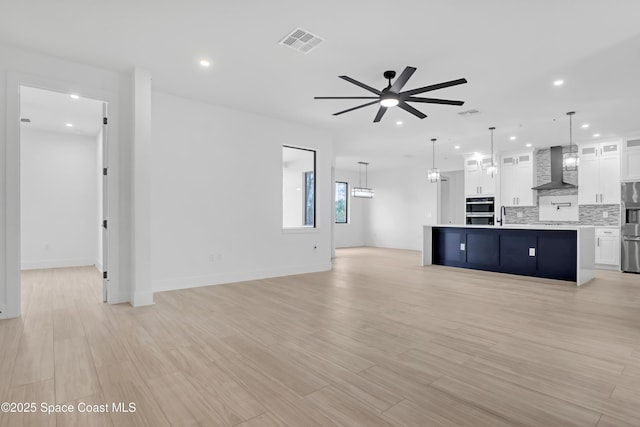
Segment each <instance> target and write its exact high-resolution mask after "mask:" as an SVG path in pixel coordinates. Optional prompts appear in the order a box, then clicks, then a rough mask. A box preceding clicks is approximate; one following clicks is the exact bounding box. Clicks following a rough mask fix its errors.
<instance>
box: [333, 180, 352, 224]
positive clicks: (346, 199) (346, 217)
mask: <svg viewBox="0 0 640 427" xmlns="http://www.w3.org/2000/svg"><path fill="white" fill-rule="evenodd" d="M338 184H344V186H345V193H344V221H338V216H337V215H335V218H334V221H335V223H336V224H348V223H349V183H348V182H346V181H336V182H335V187H334V192H335V193H337V189H338ZM335 193H334V194H335ZM337 201H338V200H337V199H336V200H334V203H336V202H337ZM333 208H334V210H336V213H337V207H336V206H334V207H333Z"/></svg>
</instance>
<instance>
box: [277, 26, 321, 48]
mask: <svg viewBox="0 0 640 427" xmlns="http://www.w3.org/2000/svg"><path fill="white" fill-rule="evenodd" d="M323 41H324V40H323V39H321V38H320V37H318V36H316V35H313V34H311V33H310V32H308V31H307V30H303V29H301V28H297V29H295V30H293V31H292V32H291V33H290V34H288V35H287V36H286V37H285V38H283V39H282V40H280V43H278V44H281V45H282V46H288V47H290V48H291V49H294V50H297V51H298V52H302V53H304V54H307V53H309V52H311V51H312V50H313V49H315V48H316V46H318V45H319V44H320V43H322V42H323Z"/></svg>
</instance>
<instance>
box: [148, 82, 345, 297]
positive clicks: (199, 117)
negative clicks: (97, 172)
mask: <svg viewBox="0 0 640 427" xmlns="http://www.w3.org/2000/svg"><path fill="white" fill-rule="evenodd" d="M151 108H152V111H153V116H152V140H153V146H154V150H153V154H152V163H151V165H152V168H151V177H152V180H151V212H152V217H151V236H152V237H151V247H152V253H151V255H152V256H151V266H152V268H151V272H152V273H151V274H152V285H153V288H154V290H164V289H177V288H186V287H193V286H201V285H209V284H217V283H225V282H233V281H240V280H249V279H254V278H260V277H270V276H279V275H286V274H294V273H302V272H311V271H320V270H327V269H330V268H331V227H332V223H331V221H332V219H331V218H332V210H331V208H332V203H331V201H332V199H333V197H332V193H331V192H332V191H333V185H332V182H331V163H332V158H333V143H332V141H331V138H330V137H329V135H328V134H327V133H325V132H322V131H318V130H316V129H313V128H309V127H305V126H301V125H295V124H291V123H287V122H283V121H279V120H275V119H270V118H266V117H262V116H258V115H254V114H249V113H244V112H239V111H236V110H231V109H228V108H223V107H219V106H213V105H209V104H205V103H201V102H196V101H191V100H187V99H184V98H179V97H176V96H172V95H167V94H164V93H158V92H153V94H152V102H151ZM283 145H292V146H298V147H304V148H310V149H314V150H316V191H317V194H316V197H317V200H316V209H317V211H316V224H317V228H316V229H312V230H307V229H305V230H293V231H290V230H283V228H282V173H283V172H282V146H283ZM314 247H316V249H314Z"/></svg>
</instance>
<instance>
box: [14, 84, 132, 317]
mask: <svg viewBox="0 0 640 427" xmlns="http://www.w3.org/2000/svg"><path fill="white" fill-rule="evenodd" d="M20 86H30V87H35V88H39V89H45V90H50V91H54V92H61V93H69V94H71V93H77V94H79V95H81V96H83V97H86V98H92V99H96V100H100V101H103V102H106V103H108V105H109V128H110V132H109V144H108V147H109V153H108V154H109V174H108V184H109V185H107V191H108V193H107V195H106V197H107V198H108V202H109V209H110V212H111V215H110V216H109V229H110V230H109V242H108V246H109V272H108V273H109V284H108V286H109V292H108V301H107V302H108V303H109V304H115V303H119V302H121V301H120V300H119V295H118V289H119V283H118V279H119V274H118V270H119V265H118V254H119V240H120V239H119V232H118V230H119V228H118V227H119V221H118V218H119V210H118V208H119V206H118V197H119V192H118V124H119V120H118V94H117V93H113V92H108V91H105V90H103V89H100V88H96V87H94V86H91V85H87V84H86V83H79V82H68V81H61V80H56V79H50V78H45V77H41V76H35V75H30V74H22V73H16V72H7V117H6V120H7V122H6V126H7V140H6V158H5V159H6V160H5V161H6V171H5V173H6V205H5V227H6V239H5V245H6V247H5V266H6V271H5V280H6V290H7V291H6V311H5V313H3V314H4V315H5V316H3V317H18V316H20V314H21V293H22V286H21V280H20V272H21V265H20V264H21V242H20V240H21V232H20V229H21V218H20V215H21V212H20V211H21V209H20Z"/></svg>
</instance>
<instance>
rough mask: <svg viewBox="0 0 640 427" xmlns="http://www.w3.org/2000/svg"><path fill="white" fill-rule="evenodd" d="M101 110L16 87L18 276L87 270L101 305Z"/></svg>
mask: <svg viewBox="0 0 640 427" xmlns="http://www.w3.org/2000/svg"><path fill="white" fill-rule="evenodd" d="M106 113H107V103H106V102H103V101H100V100H95V99H90V98H86V97H81V96H80V95H77V94H73V93H61V92H55V91H51V90H45V89H40V88H35V87H30V86H20V222H21V228H20V245H21V250H20V268H21V271H22V272H23V277H24V274H29V273H27V272H31V273H33V272H35V271H45V270H46V271H49V270H51V271H54V269H69V271H74V270H73V269H76V270H77V269H82V268H84V269H85V270H87V268H90V267H94V268H95V275H96V276H97V278H98V279H99V281H101V282H102V290H101V294H102V300H103V301H107V298H108V282H107V280H106V279H107V278H106V277H104V273H103V272H104V271H106V266H107V258H108V257H107V255H108V245H107V243H108V223H107V212H108V206H107V198H106V195H107V194H108V191H107V187H106V186H107V179H106V176H107V170H108V169H107V166H106V163H107V162H106V160H107V159H106V157H107V156H106V152H107V134H106V125H107V114H106ZM87 271H92V270H87ZM42 277H50V275H47V274H44V275H42ZM94 283H95V282H94ZM22 292H23V294H24V292H25V290H24V289H23V291H22Z"/></svg>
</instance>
